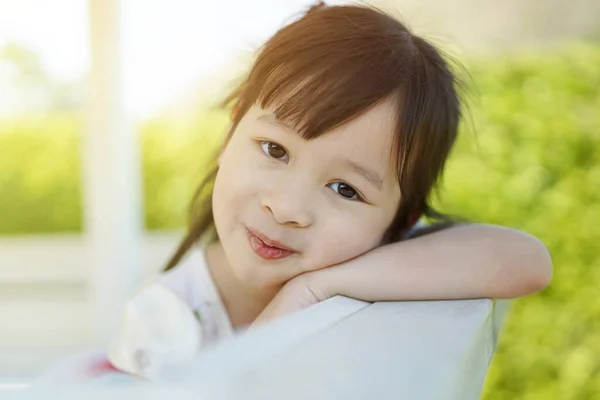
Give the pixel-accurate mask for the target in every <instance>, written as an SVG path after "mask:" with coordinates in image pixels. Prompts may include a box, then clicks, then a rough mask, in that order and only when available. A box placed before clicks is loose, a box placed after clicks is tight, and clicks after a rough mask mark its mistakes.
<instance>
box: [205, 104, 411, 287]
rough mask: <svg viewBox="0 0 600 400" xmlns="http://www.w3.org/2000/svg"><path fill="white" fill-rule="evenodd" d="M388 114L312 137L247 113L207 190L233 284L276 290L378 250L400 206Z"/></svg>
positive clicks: (257, 111) (266, 115)
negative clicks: (302, 276)
mask: <svg viewBox="0 0 600 400" xmlns="http://www.w3.org/2000/svg"><path fill="white" fill-rule="evenodd" d="M393 111H394V108H393V105H392V103H391V102H389V101H388V102H383V103H381V104H379V105H378V106H376V107H374V108H372V109H371V110H369V111H368V112H367V113H364V114H363V115H361V116H360V117H358V118H356V119H354V120H352V121H351V122H349V123H347V124H345V125H343V126H341V127H339V128H337V129H335V130H333V131H331V132H329V133H326V134H324V135H321V136H319V137H317V138H315V139H312V140H310V141H307V140H305V139H303V138H302V137H301V136H300V135H299V134H297V133H296V132H294V130H293V129H292V128H290V127H287V126H285V125H284V124H283V123H281V122H280V121H277V120H276V119H275V117H274V115H273V114H272V113H271V112H270V110H263V109H261V108H259V107H256V106H255V107H253V108H251V109H250V110H249V111H248V112H247V113H246V115H245V116H244V118H243V119H242V120H241V121H240V124H239V125H238V127H237V129H236V130H235V133H234V134H233V135H232V137H231V139H230V141H229V143H228V144H227V146H226V148H225V149H224V151H223V153H222V155H221V157H220V159H219V172H218V174H217V178H216V183H215V187H214V192H213V212H214V219H215V224H216V228H217V232H218V235H219V239H220V241H221V244H222V246H223V248H224V251H225V254H226V256H227V259H228V261H229V263H230V265H231V268H232V269H233V271H234V273H235V274H236V276H237V277H238V278H239V279H241V280H242V281H243V282H245V283H246V284H249V285H252V286H256V287H265V286H274V285H280V284H283V283H285V282H286V281H287V280H289V279H291V278H293V277H295V276H297V275H299V274H301V273H304V272H308V271H315V270H318V269H321V268H325V267H328V266H331V265H334V264H338V263H341V262H343V261H347V260H349V259H351V258H354V257H356V256H359V255H361V254H363V253H365V252H367V251H369V250H371V249H373V248H375V247H376V246H378V244H379V243H380V241H381V238H382V236H383V234H384V232H385V230H386V228H387V227H388V225H389V224H390V223H391V222H392V219H393V218H394V216H395V213H396V210H397V207H398V204H399V201H400V189H399V187H398V182H397V179H396V175H395V173H394V165H393V161H394V160H391V159H390V157H391V152H390V148H391V145H392V137H393V136H392V135H393V130H394V124H395V121H394V118H393ZM282 248H283V249H282Z"/></svg>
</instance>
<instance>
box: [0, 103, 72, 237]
mask: <svg viewBox="0 0 600 400" xmlns="http://www.w3.org/2000/svg"><path fill="white" fill-rule="evenodd" d="M80 131H81V118H80V117H79V116H78V115H75V114H55V115H49V116H44V117H30V116H27V117H23V118H20V119H18V120H12V121H1V122H0V235H6V234H26V233H47V232H64V231H78V230H80V229H81V212H82V207H81V204H82V202H81V174H80V163H81V160H80V149H79V132H80Z"/></svg>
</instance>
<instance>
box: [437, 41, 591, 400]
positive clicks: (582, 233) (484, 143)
mask: <svg viewBox="0 0 600 400" xmlns="http://www.w3.org/2000/svg"><path fill="white" fill-rule="evenodd" d="M469 70H470V71H471V74H472V76H473V79H474V82H475V84H476V85H477V90H478V92H479V93H480V95H479V98H480V101H479V104H478V105H477V106H474V107H473V109H472V116H473V122H474V123H473V126H474V127H475V133H473V131H472V129H470V127H471V126H470V125H469V124H467V125H469V126H467V125H465V128H466V129H465V132H463V135H462V137H461V139H460V140H459V142H458V144H457V148H456V150H455V153H454V155H453V157H452V158H451V161H450V162H449V165H448V168H447V172H446V176H445V179H444V188H445V191H444V192H443V195H442V199H443V202H442V205H443V206H442V207H441V208H442V209H444V210H447V211H451V212H455V213H457V214H460V215H465V216H467V217H470V218H472V219H474V220H478V221H486V222H491V223H497V224H502V225H507V226H512V227H516V228H519V229H522V230H524V231H526V232H529V233H531V234H533V235H534V236H536V237H538V238H540V239H541V240H542V241H543V242H544V243H545V244H546V245H547V246H548V248H549V250H550V252H551V254H552V257H553V260H554V264H555V274H554V279H553V283H552V284H551V286H550V287H549V288H548V289H547V290H545V291H544V292H542V293H541V294H538V295H536V296H532V297H529V298H527V299H523V300H517V301H514V304H513V308H512V312H511V314H510V317H509V318H508V320H507V321H506V325H505V327H504V329H505V330H504V333H503V336H501V340H500V343H499V348H498V352H497V354H496V356H495V358H494V361H493V363H492V367H491V370H490V373H489V376H488V380H487V382H486V386H485V389H486V395H485V396H484V398H485V399H489V400H492V399H527V400H534V399H535V400H538V399H540V400H542V399H543V400H549V399H561V400H562V399H565V400H567V399H598V398H600V318H598V316H600V246H599V245H598V243H600V47H598V46H592V45H574V46H570V47H567V48H564V49H561V51H554V52H552V53H537V54H532V55H522V56H519V57H516V58H515V57H513V58H507V59H499V58H495V59H493V60H479V61H478V62H473V66H472V67H470V68H469Z"/></svg>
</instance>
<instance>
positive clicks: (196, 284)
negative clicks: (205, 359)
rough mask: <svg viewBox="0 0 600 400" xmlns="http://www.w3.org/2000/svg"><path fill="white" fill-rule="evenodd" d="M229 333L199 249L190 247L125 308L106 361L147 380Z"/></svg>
mask: <svg viewBox="0 0 600 400" xmlns="http://www.w3.org/2000/svg"><path fill="white" fill-rule="evenodd" d="M232 334H233V328H232V325H231V321H230V319H229V316H228V314H227V310H226V308H225V305H224V304H223V301H222V300H221V298H220V296H219V291H218V289H217V287H216V286H215V284H214V282H213V279H212V276H211V274H210V271H209V269H208V265H207V263H206V258H205V256H204V251H203V249H199V248H192V249H191V250H190V251H189V252H188V254H187V255H186V256H185V258H184V259H183V260H181V261H180V263H179V264H178V265H177V266H176V267H175V268H173V269H171V270H169V271H167V272H165V273H163V274H161V275H160V276H158V277H157V278H156V279H155V280H154V281H153V282H152V283H151V284H150V285H148V286H146V287H145V288H144V289H142V290H141V291H140V292H138V293H137V294H136V295H135V296H134V297H133V298H132V299H131V300H130V301H128V302H127V304H126V306H125V311H124V315H123V320H122V322H121V325H120V328H119V330H118V331H117V334H116V335H115V336H114V337H113V339H112V340H111V343H110V345H109V349H108V359H109V360H110V362H111V363H112V364H113V365H114V366H115V367H116V368H118V369H120V370H122V371H125V372H128V373H131V374H135V375H139V376H142V377H145V378H148V379H152V378H156V377H158V376H159V375H160V373H161V371H162V370H163V369H164V368H165V367H166V366H168V365H174V364H182V363H185V362H188V361H191V360H192V359H193V358H194V357H195V356H196V354H197V353H198V351H199V350H200V348H202V347H205V346H207V345H209V344H211V343H214V342H216V341H218V340H221V339H223V338H225V337H228V336H230V335H232Z"/></svg>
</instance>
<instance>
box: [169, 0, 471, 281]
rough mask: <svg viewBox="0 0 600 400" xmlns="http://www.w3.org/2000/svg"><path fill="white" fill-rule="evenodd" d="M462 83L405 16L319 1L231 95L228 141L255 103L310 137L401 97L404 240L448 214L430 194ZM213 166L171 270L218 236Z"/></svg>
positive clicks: (398, 235) (451, 136)
mask: <svg viewBox="0 0 600 400" xmlns="http://www.w3.org/2000/svg"><path fill="white" fill-rule="evenodd" d="M460 87H461V85H460V82H459V81H458V80H457V78H456V75H455V73H454V72H453V69H452V68H451V67H450V64H449V59H448V58H447V57H444V56H443V55H442V54H441V52H440V51H439V50H438V49H436V48H435V47H434V46H433V45H431V44H430V43H428V42H427V41H425V40H424V39H422V38H421V37H419V36H416V35H414V34H413V33H412V32H411V31H410V30H409V29H407V28H406V27H405V26H404V25H403V24H401V23H400V22H399V21H398V20H396V19H395V18H393V17H392V16H390V15H387V14H386V13H384V12H382V11H380V10H378V9H376V8H374V7H372V6H362V5H361V6H357V5H347V6H327V5H325V4H323V3H318V4H317V5H315V6H313V7H311V8H310V10H309V11H308V12H306V13H305V14H304V15H303V16H302V17H301V18H299V19H298V20H296V21H295V22H292V23H290V24H289V25H287V26H285V27H283V28H282V29H281V30H279V31H278V32H277V33H276V34H275V35H274V36H273V37H271V38H270V39H269V40H268V41H267V42H266V43H265V44H264V46H263V47H262V48H261V49H260V52H259V54H258V57H257V59H256V61H255V62H254V65H253V66H252V68H251V70H250V72H249V74H248V75H247V77H246V79H245V80H243V81H242V83H241V84H240V85H239V86H238V87H237V88H236V89H235V90H233V92H232V93H231V94H230V95H229V96H228V97H227V98H226V99H225V101H224V103H223V106H225V107H232V109H233V110H234V112H233V114H232V123H231V126H230V128H229V131H228V132H227V137H226V142H227V141H228V140H229V138H230V137H231V135H233V133H234V132H235V129H236V127H237V126H238V124H239V122H240V120H241V119H242V117H243V116H244V114H245V113H246V112H247V111H248V109H249V108H250V107H251V106H253V105H254V104H257V105H259V106H260V107H262V108H271V107H272V108H273V110H274V114H275V116H276V117H277V119H279V120H281V121H286V122H287V123H290V124H292V125H293V126H294V127H295V129H296V131H297V132H298V133H299V134H300V135H301V136H302V137H303V138H305V139H307V140H311V139H313V138H316V137H318V136H320V135H322V134H324V133H326V132H329V131H331V130H332V129H334V128H336V127H338V126H340V125H342V124H344V123H347V122H349V121H350V120H352V119H353V118H356V117H357V116H359V115H361V114H363V113H365V112H367V111H368V110H369V109H371V108H372V107H373V106H375V105H377V104H379V103H381V102H383V101H385V100H392V101H393V102H394V104H395V105H396V110H397V114H396V121H397V124H396V125H397V126H396V132H395V141H394V144H393V146H392V148H391V149H390V151H392V152H393V155H394V158H393V159H394V160H396V163H397V168H396V171H397V176H398V182H399V185H400V190H401V200H400V205H399V207H398V211H397V214H396V216H395V218H394V220H393V222H392V223H391V225H390V226H389V228H388V229H387V231H386V233H385V235H384V241H383V242H384V243H390V242H394V241H398V240H401V239H402V238H403V236H404V235H405V233H406V231H407V229H408V228H410V226H411V225H412V223H414V222H415V221H416V219H417V218H418V217H419V216H420V215H424V216H426V217H429V218H431V219H434V220H444V216H443V215H442V214H440V213H438V212H436V211H435V210H434V209H433V208H432V207H431V205H430V204H429V197H430V194H431V192H432V189H433V188H434V187H435V184H436V182H437V181H438V179H439V177H440V175H441V173H442V171H443V168H444V164H445V162H446V159H447V158H448V155H449V152H450V149H451V148H452V145H453V143H454V141H455V139H456V135H457V128H458V123H459V119H460V116H461V101H460V96H459V92H458V89H459V88H460ZM216 173H217V167H216V162H215V167H214V168H213V169H211V170H210V171H209V173H208V174H207V176H206V178H205V180H204V181H203V182H202V184H201V185H200V187H199V188H198V190H197V191H196V193H195V195H194V197H193V201H192V205H191V221H190V226H189V230H188V232H187V234H186V236H185V237H184V239H183V241H182V243H181V244H180V246H179V248H178V249H177V251H176V253H175V254H174V255H173V257H172V258H171V260H170V261H169V263H168V265H167V266H166V270H168V269H170V268H172V267H174V266H175V265H176V264H177V263H178V262H179V260H180V259H181V257H182V256H183V255H184V254H185V253H186V252H187V251H188V250H189V249H190V248H191V247H192V246H193V245H194V243H195V242H197V241H198V240H199V239H202V238H206V235H209V234H211V235H212V236H211V237H214V235H215V231H214V221H213V215H212V205H211V197H212V187H213V184H214V180H215V177H216Z"/></svg>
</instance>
